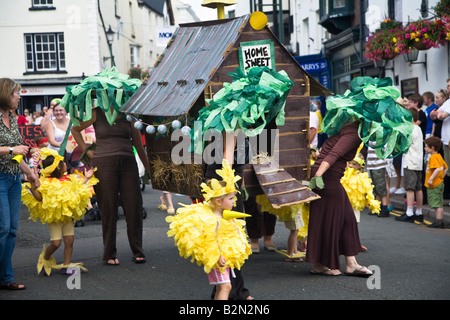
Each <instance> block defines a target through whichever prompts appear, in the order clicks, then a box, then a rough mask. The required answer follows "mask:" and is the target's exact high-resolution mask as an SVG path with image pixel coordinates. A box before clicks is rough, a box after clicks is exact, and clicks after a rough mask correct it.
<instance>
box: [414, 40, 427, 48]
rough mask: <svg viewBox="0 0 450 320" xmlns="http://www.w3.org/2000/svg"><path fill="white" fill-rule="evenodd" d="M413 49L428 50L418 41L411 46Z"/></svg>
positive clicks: (424, 44)
mask: <svg viewBox="0 0 450 320" xmlns="http://www.w3.org/2000/svg"><path fill="white" fill-rule="evenodd" d="M413 46H414V48H416V49H417V50H428V49H429V48H430V47H429V46H428V45H427V44H426V43H425V42H423V41H422V40H419V41H415V42H414V44H413Z"/></svg>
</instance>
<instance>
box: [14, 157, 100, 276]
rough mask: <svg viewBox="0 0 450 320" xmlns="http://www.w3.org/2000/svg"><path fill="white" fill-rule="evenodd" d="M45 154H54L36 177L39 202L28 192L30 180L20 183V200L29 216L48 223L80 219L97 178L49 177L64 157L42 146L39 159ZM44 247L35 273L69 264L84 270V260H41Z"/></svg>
mask: <svg viewBox="0 0 450 320" xmlns="http://www.w3.org/2000/svg"><path fill="white" fill-rule="evenodd" d="M48 156H53V157H54V158H55V160H54V161H53V164H52V165H50V166H48V167H46V168H43V169H41V171H40V174H41V177H40V178H39V181H40V186H39V188H37V191H39V193H40V194H41V195H42V201H38V200H36V198H35V197H34V196H33V194H32V193H31V191H30V188H31V185H30V184H29V183H24V184H22V202H23V203H24V204H25V205H26V206H27V207H28V211H29V212H30V219H32V220H33V221H37V220H38V219H39V220H40V221H41V222H42V224H45V223H48V224H51V223H63V224H65V223H71V222H74V221H78V220H81V219H82V218H83V215H84V214H85V213H86V209H87V207H88V205H89V203H90V198H91V197H92V195H93V194H94V189H93V187H92V186H93V185H95V184H97V183H98V182H99V180H98V179H97V178H95V177H94V176H92V177H91V178H90V179H89V180H88V181H87V182H86V183H84V175H83V174H82V173H80V172H77V171H76V172H75V173H74V174H69V175H64V176H63V178H61V179H58V178H52V177H50V174H51V173H52V172H53V171H54V170H55V169H56V167H57V166H58V165H59V163H60V162H61V161H64V158H63V157H62V156H60V155H59V154H58V153H57V152H56V151H55V150H53V149H49V148H42V149H41V155H40V157H41V160H45V159H46V158H47V157H48ZM46 248H47V247H46V246H45V245H44V247H43V249H42V252H41V254H40V255H39V259H38V264H37V273H38V274H40V273H41V271H42V269H44V271H45V273H46V274H47V275H48V276H49V275H50V274H51V269H63V268H69V267H78V268H79V269H80V270H82V271H87V269H86V268H84V267H83V263H81V262H79V263H71V264H69V265H64V264H59V265H57V264H56V261H55V259H54V258H53V256H51V257H50V259H49V260H45V259H44V255H45V251H46Z"/></svg>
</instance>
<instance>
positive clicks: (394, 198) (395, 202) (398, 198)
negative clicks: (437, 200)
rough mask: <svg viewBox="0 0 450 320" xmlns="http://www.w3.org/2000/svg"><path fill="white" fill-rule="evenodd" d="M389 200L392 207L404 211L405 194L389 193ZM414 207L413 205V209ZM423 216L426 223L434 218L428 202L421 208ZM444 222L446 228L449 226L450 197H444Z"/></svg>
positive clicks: (431, 221) (429, 222)
mask: <svg viewBox="0 0 450 320" xmlns="http://www.w3.org/2000/svg"><path fill="white" fill-rule="evenodd" d="M390 201H391V205H392V207H393V208H394V209H395V210H396V211H400V212H402V213H403V212H405V211H406V194H392V193H391V194H390ZM415 209H416V207H414V210H415ZM422 213H423V217H424V219H425V220H427V221H425V223H426V224H431V223H433V222H434V221H435V220H436V215H435V211H434V209H433V208H430V206H429V205H428V204H424V205H423V209H422ZM444 223H445V226H446V228H449V227H450V199H444Z"/></svg>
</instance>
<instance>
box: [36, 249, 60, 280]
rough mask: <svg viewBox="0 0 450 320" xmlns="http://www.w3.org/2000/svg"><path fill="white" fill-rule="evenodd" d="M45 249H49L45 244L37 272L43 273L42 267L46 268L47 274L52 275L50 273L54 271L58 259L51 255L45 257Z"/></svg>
mask: <svg viewBox="0 0 450 320" xmlns="http://www.w3.org/2000/svg"><path fill="white" fill-rule="evenodd" d="M45 250H47V246H46V245H45V244H44V248H43V249H42V252H41V254H40V255H39V260H38V264H37V273H38V274H41V272H42V269H44V272H45V274H46V275H47V276H50V274H51V273H52V267H53V266H56V261H55V258H53V256H51V257H50V259H48V260H45V259H44V255H45Z"/></svg>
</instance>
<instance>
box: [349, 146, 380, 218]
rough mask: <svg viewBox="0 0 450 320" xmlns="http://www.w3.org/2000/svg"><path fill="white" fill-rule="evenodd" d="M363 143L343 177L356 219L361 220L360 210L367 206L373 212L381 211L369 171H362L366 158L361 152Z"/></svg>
mask: <svg viewBox="0 0 450 320" xmlns="http://www.w3.org/2000/svg"><path fill="white" fill-rule="evenodd" d="M361 148H362V145H361V147H360V149H359V150H358V152H357V153H356V156H355V158H354V159H353V160H352V161H349V162H348V163H347V168H346V169H345V172H344V176H343V177H342V178H341V183H342V186H343V187H344V189H345V191H346V192H347V196H348V198H349V200H350V203H351V204H352V207H353V211H355V216H356V221H357V222H359V221H360V211H361V210H364V208H366V207H367V206H368V207H369V209H370V210H371V211H372V212H373V213H379V212H380V201H378V200H375V197H374V195H373V193H372V189H373V184H372V179H370V178H369V175H368V173H367V172H362V168H363V166H364V159H363V157H362V156H361V154H360V153H359V151H360V150H361Z"/></svg>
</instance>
